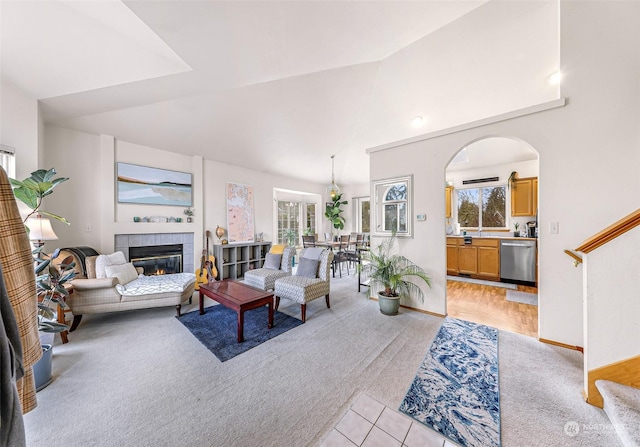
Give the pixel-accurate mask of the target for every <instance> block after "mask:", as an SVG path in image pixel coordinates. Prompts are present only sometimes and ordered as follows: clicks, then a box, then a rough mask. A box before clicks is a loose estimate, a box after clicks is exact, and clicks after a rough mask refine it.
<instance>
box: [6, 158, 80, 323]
mask: <svg viewBox="0 0 640 447" xmlns="http://www.w3.org/2000/svg"><path fill="white" fill-rule="evenodd" d="M55 175H56V170H55V168H51V169H49V170H44V169H39V170H37V171H34V172H32V173H31V175H30V176H29V177H27V178H25V179H24V180H15V179H9V181H10V182H11V185H12V186H13V195H14V196H15V197H16V199H18V200H20V201H21V202H22V203H24V204H25V205H27V206H28V207H29V208H30V209H31V211H30V212H29V213H28V214H27V216H26V217H25V218H24V222H25V224H26V222H27V219H28V218H29V217H31V216H33V215H35V214H44V215H46V216H49V217H52V218H54V219H56V220H59V221H60V222H63V223H65V224H67V225H69V221H67V219H65V218H64V217H61V216H58V215H57V214H53V213H51V212H49V211H45V210H43V209H42V208H41V207H42V201H43V199H44V198H45V197H46V196H48V195H50V194H51V193H52V192H53V190H54V188H55V187H56V186H58V185H59V184H61V183H63V182H66V181H67V180H69V179H68V178H66V177H58V178H54V177H55ZM25 227H26V230H27V232H28V231H29V227H27V226H26V225H25ZM41 252H42V247H37V248H36V249H35V250H33V252H32V254H33V259H34V261H35V274H36V291H37V293H38V296H39V297H40V298H41V299H40V301H39V302H38V329H39V330H40V331H42V332H54V333H57V332H62V331H65V330H67V329H68V327H67V325H65V324H62V323H58V322H57V321H56V314H55V313H54V312H53V310H52V309H51V307H50V305H51V303H55V304H60V306H62V308H63V309H66V308H67V305H66V304H65V302H64V298H66V297H67V296H68V295H69V292H68V291H67V289H66V288H65V284H66V283H67V281H70V280H72V279H73V278H74V276H75V270H74V267H75V263H74V262H73V258H72V257H71V256H68V257H67V258H65V259H63V260H62V262H61V263H60V265H59V267H56V266H55V265H53V264H51V261H52V260H54V259H56V258H57V257H58V255H59V254H60V250H59V249H58V250H55V251H54V252H53V253H52V254H51V256H46V255H43V254H42V253H41Z"/></svg>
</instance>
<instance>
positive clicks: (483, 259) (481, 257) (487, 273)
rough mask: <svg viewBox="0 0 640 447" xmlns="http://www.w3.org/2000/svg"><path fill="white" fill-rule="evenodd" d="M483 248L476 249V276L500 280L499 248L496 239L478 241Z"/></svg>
mask: <svg viewBox="0 0 640 447" xmlns="http://www.w3.org/2000/svg"><path fill="white" fill-rule="evenodd" d="M479 242H481V243H483V246H481V247H478V272H477V274H478V276H481V277H483V278H486V279H494V280H496V281H497V280H499V279H500V248H499V243H498V242H499V241H498V240H497V239H485V240H481V241H479Z"/></svg>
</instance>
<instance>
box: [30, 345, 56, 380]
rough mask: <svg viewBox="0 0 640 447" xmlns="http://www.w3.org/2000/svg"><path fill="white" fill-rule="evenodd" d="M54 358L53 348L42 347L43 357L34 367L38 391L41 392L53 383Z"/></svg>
mask: <svg viewBox="0 0 640 447" xmlns="http://www.w3.org/2000/svg"><path fill="white" fill-rule="evenodd" d="M52 358H53V346H52V345H42V357H41V358H40V360H38V361H37V362H36V363H35V364H34V365H33V376H34V379H35V382H36V391H40V390H41V389H43V388H45V387H46V386H47V385H49V384H50V383H51V380H52V378H51V362H52Z"/></svg>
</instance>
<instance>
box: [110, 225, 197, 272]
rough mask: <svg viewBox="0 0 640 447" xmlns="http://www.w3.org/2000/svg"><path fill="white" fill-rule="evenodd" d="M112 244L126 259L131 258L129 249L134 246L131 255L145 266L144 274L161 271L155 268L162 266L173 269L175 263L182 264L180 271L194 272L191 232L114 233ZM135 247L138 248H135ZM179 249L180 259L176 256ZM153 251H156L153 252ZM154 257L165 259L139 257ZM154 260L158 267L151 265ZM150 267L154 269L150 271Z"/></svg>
mask: <svg viewBox="0 0 640 447" xmlns="http://www.w3.org/2000/svg"><path fill="white" fill-rule="evenodd" d="M114 245H115V251H121V252H123V253H124V255H125V257H126V258H127V260H131V257H130V250H129V249H130V248H134V253H133V257H134V258H138V261H136V262H138V263H139V264H141V266H142V267H144V268H145V275H151V274H156V273H161V272H159V271H158V272H156V270H157V269H160V268H163V267H166V268H168V269H175V268H176V267H177V263H181V264H182V271H184V272H189V273H194V272H195V269H194V266H193V259H194V252H193V233H147V234H116V235H115V244H114ZM136 248H137V249H139V250H135V249H136ZM180 250H181V251H182V253H181V259H179V258H178V256H180V255H179V253H180ZM135 251H138V253H135ZM153 251H155V252H156V253H155V254H154V253H153ZM155 257H159V258H163V259H165V260H163V261H153V260H143V261H140V259H141V258H155ZM145 261H147V262H145ZM154 262H155V264H158V265H159V267H151V264H152V263H154ZM134 264H135V262H134ZM142 264H147V265H142ZM151 269H153V270H154V271H151ZM164 273H168V272H164Z"/></svg>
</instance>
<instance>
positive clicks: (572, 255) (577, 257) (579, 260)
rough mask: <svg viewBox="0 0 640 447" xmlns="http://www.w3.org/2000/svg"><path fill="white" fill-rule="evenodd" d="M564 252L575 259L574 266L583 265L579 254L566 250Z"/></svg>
mask: <svg viewBox="0 0 640 447" xmlns="http://www.w3.org/2000/svg"><path fill="white" fill-rule="evenodd" d="M564 252H565V253H566V254H568V255H569V256H571V257H572V258H573V265H574V266H576V267H577V266H578V264H582V258H581V257H580V256H578V255H577V254H575V253H574V252H572V251H571V250H565V251H564Z"/></svg>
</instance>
